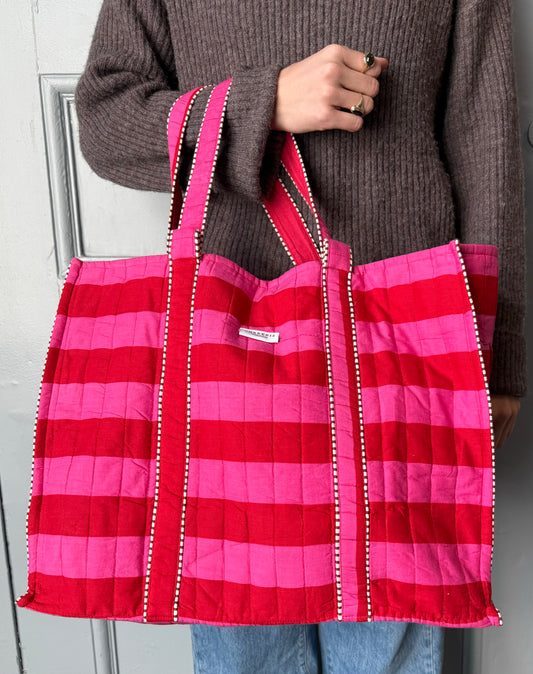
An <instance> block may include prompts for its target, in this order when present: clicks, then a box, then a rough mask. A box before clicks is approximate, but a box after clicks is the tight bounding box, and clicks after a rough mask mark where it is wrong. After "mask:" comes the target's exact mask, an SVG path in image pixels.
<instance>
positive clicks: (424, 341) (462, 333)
mask: <svg viewBox="0 0 533 674" xmlns="http://www.w3.org/2000/svg"><path fill="white" fill-rule="evenodd" d="M355 317H356V321H357V322H356V326H357V346H358V351H359V352H360V353H376V352H378V351H393V352H395V353H412V354H414V355H416V356H435V355H439V354H442V353H450V352H453V351H477V342H476V341H474V339H472V336H471V334H470V331H469V330H468V329H467V326H468V323H467V320H466V318H465V316H464V314H451V315H448V316H438V317H437V318H428V319H426V320H422V321H412V322H405V323H389V322H388V321H378V322H376V323H373V322H370V321H359V320H357V307H356V308H355Z"/></svg>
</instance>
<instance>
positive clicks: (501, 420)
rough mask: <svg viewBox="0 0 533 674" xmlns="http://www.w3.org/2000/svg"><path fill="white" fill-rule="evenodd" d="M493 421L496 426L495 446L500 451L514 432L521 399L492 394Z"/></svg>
mask: <svg viewBox="0 0 533 674" xmlns="http://www.w3.org/2000/svg"><path fill="white" fill-rule="evenodd" d="M490 401H491V404H492V419H493V426H494V446H495V448H496V449H500V447H502V445H503V443H504V442H505V441H506V440H507V438H508V437H509V436H510V435H511V433H512V432H513V428H514V425H515V421H516V417H517V414H518V410H519V409H520V399H519V398H515V396H509V395H496V394H491V396H490Z"/></svg>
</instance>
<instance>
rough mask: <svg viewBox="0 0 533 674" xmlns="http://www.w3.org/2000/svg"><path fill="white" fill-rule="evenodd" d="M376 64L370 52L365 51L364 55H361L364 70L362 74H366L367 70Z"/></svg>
mask: <svg viewBox="0 0 533 674" xmlns="http://www.w3.org/2000/svg"><path fill="white" fill-rule="evenodd" d="M375 62H376V57H375V56H374V54H373V53H372V52H371V51H367V52H366V53H365V54H363V63H364V64H365V66H366V67H365V70H363V72H366V71H367V70H368V69H369V68H372V66H373V65H374V63H375Z"/></svg>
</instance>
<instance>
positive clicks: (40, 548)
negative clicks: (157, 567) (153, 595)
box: [29, 534, 150, 578]
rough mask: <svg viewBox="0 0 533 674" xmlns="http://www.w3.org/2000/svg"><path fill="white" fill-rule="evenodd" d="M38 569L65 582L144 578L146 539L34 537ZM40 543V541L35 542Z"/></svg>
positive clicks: (138, 537) (49, 535) (120, 537)
mask: <svg viewBox="0 0 533 674" xmlns="http://www.w3.org/2000/svg"><path fill="white" fill-rule="evenodd" d="M29 538H30V539H33V541H32V544H33V545H36V546H37V569H36V571H38V572H39V573H44V574H48V575H50V576H57V575H63V576H65V578H134V577H139V576H143V575H144V570H145V566H146V561H147V552H148V544H149V541H150V538H149V537H148V536H147V537H146V538H145V537H144V536H119V537H114V536H102V537H100V536H90V537H88V538H86V537H85V536H58V535H53V534H34V535H32V536H30V537H29ZM35 539H37V540H35Z"/></svg>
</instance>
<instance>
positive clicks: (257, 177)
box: [214, 65, 286, 203]
mask: <svg viewBox="0 0 533 674" xmlns="http://www.w3.org/2000/svg"><path fill="white" fill-rule="evenodd" d="M280 70H281V66H280V65H267V66H262V67H257V68H252V69H247V70H241V71H237V72H236V73H235V74H234V75H233V81H232V84H231V89H230V93H229V98H228V108H227V112H226V119H225V122H224V131H223V144H222V148H221V151H220V157H219V159H218V163H217V168H216V171H215V174H216V175H215V184H214V189H217V187H216V185H217V183H218V186H219V188H221V189H223V190H227V191H231V192H235V193H238V194H241V195H242V196H244V197H247V198H248V199H251V200H253V201H255V202H258V203H260V202H261V201H263V200H264V198H265V197H266V196H268V194H269V193H270V191H271V189H272V187H273V186H274V183H275V181H276V178H277V176H278V173H279V169H280V163H281V151H282V149H283V144H284V142H285V137H286V134H285V132H284V131H277V130H273V129H271V128H270V125H271V122H272V116H273V114H274V109H275V103H276V93H277V87H278V77H279V71H280Z"/></svg>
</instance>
